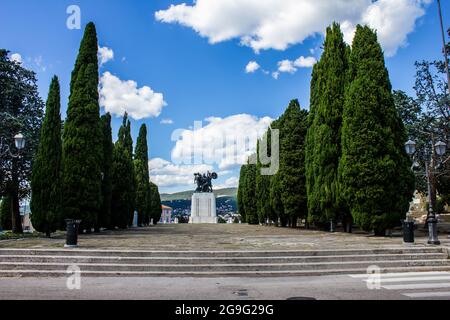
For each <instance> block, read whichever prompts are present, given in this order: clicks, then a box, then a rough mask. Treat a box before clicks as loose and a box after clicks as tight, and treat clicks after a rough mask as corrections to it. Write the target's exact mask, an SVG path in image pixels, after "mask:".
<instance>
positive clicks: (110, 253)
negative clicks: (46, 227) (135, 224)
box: [0, 247, 448, 258]
mask: <svg viewBox="0 0 450 320" xmlns="http://www.w3.org/2000/svg"><path fill="white" fill-rule="evenodd" d="M421 253H430V254H431V253H444V254H447V255H448V253H447V251H446V250H445V249H444V248H440V247H417V248H405V247H399V248H380V249H347V250H331V249H330V250H287V251H263V250H261V251H129V250H80V249H75V250H73V249H67V250H63V249H0V257H1V256H5V255H6V256H11V255H24V256H96V257H97V256H102V257H130V258H131V257H163V258H167V257H194V258H195V257H203V258H207V257H212V258H219V257H300V256H307V257H310V256H355V255H382V254H421Z"/></svg>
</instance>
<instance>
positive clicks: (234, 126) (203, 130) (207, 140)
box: [172, 114, 273, 170]
mask: <svg viewBox="0 0 450 320" xmlns="http://www.w3.org/2000/svg"><path fill="white" fill-rule="evenodd" d="M272 121H273V119H271V118H270V117H263V118H258V117H255V116H251V115H248V114H238V115H233V116H229V117H226V118H218V117H210V118H207V119H206V122H207V124H206V125H205V126H202V125H201V123H196V124H195V126H194V128H193V129H191V130H180V131H179V132H176V133H175V134H174V136H173V140H174V141H176V144H175V147H174V148H173V150H172V161H173V162H174V163H181V164H199V163H206V164H211V165H212V164H217V165H218V167H219V169H221V170H226V169H231V168H234V167H236V166H239V165H242V164H244V163H245V162H246V161H247V158H248V157H249V156H250V155H251V154H253V153H254V152H255V151H256V140H257V139H258V138H260V137H261V136H262V135H263V134H264V133H265V132H266V130H267V128H268V127H269V125H270V123H271V122H272Z"/></svg>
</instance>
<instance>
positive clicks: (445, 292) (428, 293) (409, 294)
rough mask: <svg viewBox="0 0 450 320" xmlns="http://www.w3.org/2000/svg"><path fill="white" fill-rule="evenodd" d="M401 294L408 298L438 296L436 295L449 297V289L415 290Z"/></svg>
mask: <svg viewBox="0 0 450 320" xmlns="http://www.w3.org/2000/svg"><path fill="white" fill-rule="evenodd" d="M403 295H405V296H407V297H409V298H438V297H450V291H441V292H417V293H404V294H403Z"/></svg>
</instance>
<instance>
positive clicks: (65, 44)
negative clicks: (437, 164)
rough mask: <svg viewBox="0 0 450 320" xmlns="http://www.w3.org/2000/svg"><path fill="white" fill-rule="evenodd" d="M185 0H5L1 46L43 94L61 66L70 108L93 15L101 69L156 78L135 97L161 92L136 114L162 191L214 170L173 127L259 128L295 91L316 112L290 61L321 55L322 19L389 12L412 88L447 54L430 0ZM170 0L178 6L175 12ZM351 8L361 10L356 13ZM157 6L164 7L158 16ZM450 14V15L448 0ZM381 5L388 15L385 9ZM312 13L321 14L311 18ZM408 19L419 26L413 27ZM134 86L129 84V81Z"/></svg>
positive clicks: (387, 34)
mask: <svg viewBox="0 0 450 320" xmlns="http://www.w3.org/2000/svg"><path fill="white" fill-rule="evenodd" d="M342 1H343V0H339V1H336V2H337V3H339V2H342ZM387 1H390V4H389V3H387ZM184 2H186V5H184V6H176V5H180V4H181V3H183V1H167V0H161V1H160V0H158V1H156V0H133V1H125V0H95V1H92V0H85V1H74V0H71V1H64V0H40V1H31V0H28V1H24V0H17V1H6V0H0V3H1V8H2V9H1V11H0V39H1V45H0V46H1V47H4V48H5V49H7V50H10V51H11V53H12V54H13V53H16V54H20V57H21V60H22V61H23V62H22V63H23V64H24V66H25V67H27V68H30V69H33V70H34V71H36V73H37V77H38V81H39V82H38V84H39V90H40V93H41V96H42V97H43V99H44V100H45V99H46V95H47V92H48V86H49V83H50V79H51V77H52V76H53V75H54V74H56V75H57V76H59V78H60V81H61V88H62V113H63V116H65V111H66V106H67V99H68V93H69V81H70V73H71V71H72V68H73V65H74V62H75V58H76V55H77V52H78V47H79V43H80V40H81V37H82V33H83V27H84V25H85V24H86V23H87V22H89V21H94V22H95V24H96V26H97V32H98V38H99V45H100V46H101V47H107V48H109V49H111V50H112V51H113V52H114V59H112V60H110V61H108V62H106V63H105V64H104V65H103V66H102V67H101V69H100V76H102V75H104V74H105V72H109V73H110V74H111V75H112V76H113V77H114V79H115V80H116V82H118V84H120V85H124V83H125V81H128V80H132V81H134V82H135V83H136V86H137V87H138V88H141V87H144V86H147V87H150V88H151V89H152V90H153V92H152V93H150V94H148V95H147V98H148V99H147V100H145V99H143V101H140V100H133V101H134V102H136V101H138V104H137V105H136V106H140V107H142V108H143V109H145V108H146V104H145V103H146V102H147V103H153V105H150V104H149V105H148V109H147V111H148V110H153V109H152V108H155V103H156V104H157V101H155V100H153V101H149V99H151V98H152V97H153V98H155V96H153V94H154V93H160V94H162V95H163V99H164V101H165V102H166V105H165V106H164V107H163V108H162V111H161V114H160V115H159V116H157V117H155V116H154V115H155V114H153V116H151V113H152V112H150V111H149V112H145V110H144V112H143V114H145V115H146V118H144V119H140V120H133V122H132V126H133V136H134V139H135V138H136V135H137V133H138V130H139V126H140V125H141V124H142V123H146V124H147V126H148V128H149V145H150V157H151V158H152V159H157V161H155V162H153V164H154V165H155V167H154V168H152V167H151V169H153V171H152V172H153V173H152V174H153V175H154V179H155V180H157V182H158V183H159V184H160V185H161V190H162V191H163V192H174V191H179V190H185V189H189V188H191V187H193V186H191V185H190V177H191V172H192V171H193V170H195V169H203V168H208V167H207V166H203V167H195V168H191V167H183V166H179V165H178V164H171V163H170V162H171V153H172V151H173V149H174V147H175V142H173V141H171V135H172V133H173V131H174V130H175V129H178V128H185V129H189V128H190V127H192V126H194V121H202V120H205V119H206V118H209V117H215V121H213V122H212V123H210V125H211V126H210V129H211V131H207V132H212V131H213V130H214V129H215V127H214V126H221V125H230V121H228V122H227V121H225V120H226V119H235V121H242V123H243V126H242V127H239V126H236V127H233V126H231V127H230V128H232V129H230V130H237V131H241V130H242V131H245V130H247V129H249V128H248V127H246V126H248V125H249V124H251V123H252V121H254V122H255V124H257V125H262V124H263V123H265V122H264V121H263V119H264V117H270V118H276V117H278V116H279V115H280V114H281V113H282V112H283V110H284V108H285V107H286V106H287V104H288V103H289V101H290V100H291V99H293V98H297V99H299V101H300V103H301V105H302V107H303V108H306V109H308V106H309V83H310V74H311V68H310V67H309V65H307V64H305V65H302V64H301V63H300V62H298V63H297V64H294V61H295V60H296V59H298V58H299V57H301V56H303V57H304V58H305V59H306V58H315V59H318V58H319V57H320V46H321V43H322V42H323V35H322V34H323V30H324V28H321V23H322V24H323V25H324V26H325V25H327V24H329V23H331V22H332V21H333V20H336V21H339V22H343V21H344V20H345V21H347V20H348V21H347V22H349V24H350V27H349V28H350V29H351V27H352V23H358V22H360V20H361V21H370V22H371V23H372V21H373V24H377V23H380V22H379V21H383V22H382V23H383V25H378V28H381V29H382V39H383V41H382V42H383V44H384V45H385V50H386V51H389V57H387V59H386V62H387V66H388V69H389V71H390V75H391V80H392V83H393V87H394V88H395V89H402V90H405V91H407V92H408V93H410V94H413V90H412V87H413V85H414V73H415V70H414V62H415V61H416V60H422V59H440V58H441V42H440V33H439V24H438V23H439V20H438V16H437V7H436V2H435V1H431V0H380V1H379V2H377V3H375V4H371V1H370V0H368V1H366V0H351V1H348V2H347V3H351V2H354V3H355V5H354V6H353V7H351V8H350V9H351V10H349V8H341V7H342V6H344V5H342V6H341V7H339V8H338V7H337V8H332V7H333V5H335V4H331V3H330V1H324V0H317V1H310V0H301V1H298V2H295V1H293V0H283V1H279V2H278V3H277V2H273V0H264V1H261V3H262V2H265V3H266V7H264V8H261V6H260V5H259V4H257V3H258V2H257V1H255V0H243V1H241V2H238V3H241V4H242V6H231V7H229V6H228V4H226V3H225V2H224V0H215V1H210V0H199V1H198V2H197V4H194V3H193V1H188V0H185V1H184ZM229 2H230V1H229ZM231 2H233V1H231ZM299 2H303V3H304V4H305V7H302V6H299V5H298V3H299ZM394 2H396V3H397V4H398V6H399V8H400V6H404V9H402V12H403V13H404V14H402V15H401V16H402V18H397V17H392V7H391V8H389V7H388V6H389V5H392V3H394ZM280 3H281V5H280ZM314 3H317V5H318V6H320V5H321V3H329V7H330V8H329V10H328V9H327V10H323V9H320V8H319V9H318V10H317V11H315V10H312V11H311V12H312V13H311V12H310V13H305V16H302V14H303V11H307V9H305V8H307V5H311V6H314V5H315V4H314ZM70 5H78V6H79V8H80V9H81V24H82V28H81V29H80V30H69V29H68V28H67V27H66V20H67V19H68V17H69V15H68V14H67V13H66V9H67V7H68V6H70ZM171 5H175V6H176V7H173V8H172V9H169V8H170V6H171ZM346 5H348V4H346ZM283 6H286V8H284V9H286V10H285V11H288V12H289V11H292V10H293V9H295V10H299V11H298V12H299V16H298V21H291V20H289V19H291V18H290V17H289V16H288V17H286V19H285V20H283V21H282V23H280V22H279V21H278V22H277V21H276V19H275V20H274V19H272V18H273V17H274V15H271V14H272V13H271V12H273V11H277V10H281V11H282V12H283V10H284V9H283ZM313 9H314V8H313ZM353 9H354V10H353ZM302 10H303V11H302ZM308 10H309V9H308ZM340 10H341V11H342V12H341V11H340ZM352 10H353V11H355V12H351V13H348V12H350V11H352ZM358 10H359V11H358ZM383 10H384V11H383ZM408 10H409V11H408ZM421 10H422V11H421ZM158 11H160V14H159V15H156V16H155V13H156V12H158ZM328 11H329V12H328ZM443 11H444V17H445V21H446V22H448V21H449V19H448V17H450V3H449V1H443ZM385 13H386V17H384V16H383V15H384V14H385ZM314 14H316V15H317V17H313V18H314V19H310V18H311V16H312V15H314ZM214 15H217V16H214ZM333 15H335V16H333ZM408 15H410V17H409V20H405V21H397V19H399V20H401V19H408ZM380 16H381V18H382V19H381V20H380ZM248 17H251V19H250V18H248ZM361 17H362V18H361ZM383 18H386V19H383ZM233 19H235V20H233ZM246 19H247V20H246ZM252 19H254V20H252ZM258 19H259V20H258ZM271 19H272V20H271ZM389 19H391V20H389ZM246 21H249V22H248V23H245V22H246ZM271 21H274V22H273V23H272V22H271ZM285 21H287V22H286V23H285ZM377 21H378V22H377ZM392 21H394V22H395V23H392ZM411 21H412V28H409V29H408V22H409V23H411ZM176 22H179V23H176ZM180 23H181V24H183V25H180ZM390 23H392V26H390V25H389V24H390ZM254 26H256V27H255V28H254V29H252V28H253V27H254ZM286 26H287V27H286ZM346 26H347V25H346ZM447 26H448V23H447ZM277 28H278V29H277ZM295 28H297V29H295ZM378 28H377V29H378ZM254 30H257V31H254ZM261 30H262V31H261ZM264 30H265V31H264ZM266 31H267V32H266ZM316 31H317V32H316ZM350 31H351V30H350ZM350 31H349V36H350V35H351V32H350ZM233 32H235V33H233ZM402 34H404V35H405V39H403V41H402V39H401V38H400V39H399V38H398V36H399V35H400V36H401V35H402ZM249 39H250V40H253V42H251V41H250V40H249ZM212 42H215V43H212ZM258 50H259V52H258ZM283 60H289V61H288V62H285V63H284V64H283V66H284V68H283V67H282V68H281V70H284V71H286V72H280V71H279V70H278V69H279V68H280V66H281V65H279V63H280V62H281V61H283ZM251 61H254V62H256V63H257V64H258V66H259V69H258V70H256V71H255V72H253V73H247V72H246V66H247V64H248V63H249V62H251ZM287 71H290V72H287ZM274 72H280V73H279V76H278V79H275V78H274V74H273V73H274ZM119 79H120V80H119ZM129 86H131V87H133V83H131V85H130V84H129ZM114 89H115V87H112V88H109V92H110V93H111V92H112V93H114ZM125 89H126V88H125ZM105 92H106V91H105ZM115 98H117V97H115ZM141 98H142V97H141ZM110 99H112V98H111V97H110ZM124 99H125V98H124ZM121 101H122V102H123V101H124V100H123V99H122V100H121ZM139 103H142V105H139ZM111 104H114V103H113V102H111ZM136 106H131V105H130V106H124V107H126V108H128V107H130V108H135V107H136ZM113 110H115V109H113ZM102 112H104V108H102ZM117 113H118V112H117ZM153 113H155V112H153ZM240 114H247V115H251V116H252V118H251V119H249V118H245V119H244V118H242V117H241V118H229V117H233V116H236V115H240ZM147 115H149V116H147ZM163 119H165V120H168V119H170V120H171V121H172V122H173V123H172V124H162V123H161V121H162V120H163ZM244 120H245V121H244ZM120 123H121V120H120V119H119V118H115V119H114V121H113V128H114V132H113V134H114V138H115V137H116V135H117V130H118V127H119V126H120ZM204 125H205V126H206V125H208V122H204ZM180 147H181V146H180ZM163 160H164V161H163ZM165 161H167V162H165ZM213 168H214V169H215V170H217V171H219V172H221V173H222V174H221V177H220V179H219V181H218V182H217V184H218V185H220V186H232V185H234V184H235V183H236V177H237V175H238V166H228V167H218V165H217V164H215V165H213ZM168 181H170V182H171V183H168Z"/></svg>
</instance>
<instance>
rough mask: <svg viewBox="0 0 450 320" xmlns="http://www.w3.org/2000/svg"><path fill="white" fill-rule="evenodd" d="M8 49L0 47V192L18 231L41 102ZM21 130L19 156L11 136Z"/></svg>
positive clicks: (32, 76)
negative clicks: (23, 142)
mask: <svg viewBox="0 0 450 320" xmlns="http://www.w3.org/2000/svg"><path fill="white" fill-rule="evenodd" d="M8 53H9V52H8V51H6V50H3V49H0V137H2V142H3V144H2V148H3V149H2V150H0V196H8V197H9V198H10V199H11V201H12V206H11V211H12V212H11V215H12V216H11V220H12V224H13V225H12V229H13V231H14V232H16V233H21V232H22V224H21V217H20V213H19V201H20V200H22V199H25V198H28V197H29V196H30V190H31V188H30V180H31V173H32V161H33V158H34V155H35V153H36V149H37V146H38V142H39V135H40V130H41V125H42V118H43V114H44V103H43V101H42V100H41V98H40V97H39V94H38V88H37V84H36V82H37V80H36V74H35V73H34V72H32V71H30V70H27V69H25V68H23V66H22V65H21V64H20V63H18V62H14V61H11V60H10V59H9V57H8ZM18 133H22V134H23V135H24V137H25V139H26V145H25V148H24V149H23V150H21V152H20V157H18V158H12V157H11V156H10V154H9V152H8V150H7V148H9V150H10V151H11V152H13V153H15V154H17V153H18V150H16V149H15V147H14V136H15V135H16V134H18Z"/></svg>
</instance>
